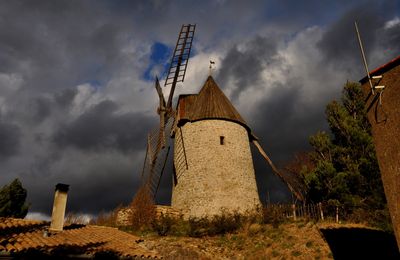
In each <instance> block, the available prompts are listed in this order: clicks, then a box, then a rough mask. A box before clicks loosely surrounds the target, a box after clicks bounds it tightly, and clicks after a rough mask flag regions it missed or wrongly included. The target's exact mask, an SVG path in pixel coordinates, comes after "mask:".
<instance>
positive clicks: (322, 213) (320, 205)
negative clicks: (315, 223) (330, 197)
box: [318, 202, 324, 221]
mask: <svg viewBox="0 0 400 260" xmlns="http://www.w3.org/2000/svg"><path fill="white" fill-rule="evenodd" d="M318 206H319V212H320V214H321V220H322V221H324V212H323V211H322V203H321V202H320V203H318Z"/></svg>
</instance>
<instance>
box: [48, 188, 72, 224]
mask: <svg viewBox="0 0 400 260" xmlns="http://www.w3.org/2000/svg"><path fill="white" fill-rule="evenodd" d="M68 187H69V185H67V184H62V183H58V184H57V185H56V193H55V194H54V204H53V213H52V214H51V225H50V231H62V230H63V226H64V215H65V208H66V206H67V193H68Z"/></svg>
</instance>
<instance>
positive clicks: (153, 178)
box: [142, 116, 174, 197]
mask: <svg viewBox="0 0 400 260" xmlns="http://www.w3.org/2000/svg"><path fill="white" fill-rule="evenodd" d="M173 121H174V117H173V116H171V117H168V119H167V122H166V124H165V126H164V127H165V131H166V132H170V131H171V127H172V125H173ZM169 140H170V138H166V139H165V141H164V140H163V136H162V135H160V131H159V129H158V128H157V129H154V130H153V131H152V132H150V133H149V135H148V142H147V150H146V157H145V161H144V165H143V170H142V186H145V187H146V188H147V189H148V191H149V192H150V194H151V195H152V196H153V197H155V196H156V194H157V190H158V187H159V185H160V180H161V177H162V174H163V172H164V169H165V164H166V161H167V157H168V154H169V151H170V147H171V146H170V141H169Z"/></svg>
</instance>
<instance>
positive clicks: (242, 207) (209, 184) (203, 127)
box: [171, 120, 260, 217]
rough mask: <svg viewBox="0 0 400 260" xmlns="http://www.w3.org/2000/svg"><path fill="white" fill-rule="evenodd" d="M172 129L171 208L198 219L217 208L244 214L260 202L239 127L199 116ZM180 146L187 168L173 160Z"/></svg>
mask: <svg viewBox="0 0 400 260" xmlns="http://www.w3.org/2000/svg"><path fill="white" fill-rule="evenodd" d="M175 133H176V135H175V149H174V164H175V171H176V180H177V183H174V185H173V190H172V202H171V205H172V207H173V208H177V209H180V210H181V211H182V212H183V213H184V215H185V217H188V216H192V217H201V216H212V215H215V214H219V213H221V209H226V210H228V211H234V210H237V211H239V212H243V213H244V212H245V211H248V210H249V211H251V210H254V209H255V208H256V207H257V206H259V205H260V199H259V196H258V191H257V184H256V180H255V174H254V167H253V160H252V155H251V151H250V143H249V137H248V132H247V130H246V129H245V128H244V127H243V126H242V125H240V124H238V123H234V122H231V121H227V120H201V121H196V122H193V123H191V122H188V123H186V124H185V125H183V126H182V127H181V129H176V132H175ZM221 138H223V140H221ZM182 140H183V142H182ZM221 142H223V144H221ZM182 146H184V153H185V155H186V161H187V168H186V163H182V162H177V158H178V157H182V153H183V147H182Z"/></svg>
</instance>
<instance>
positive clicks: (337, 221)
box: [336, 206, 339, 223]
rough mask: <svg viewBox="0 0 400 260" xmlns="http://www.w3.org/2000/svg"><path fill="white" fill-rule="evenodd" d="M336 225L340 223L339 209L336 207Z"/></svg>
mask: <svg viewBox="0 0 400 260" xmlns="http://www.w3.org/2000/svg"><path fill="white" fill-rule="evenodd" d="M336 223H339V207H338V206H336Z"/></svg>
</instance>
